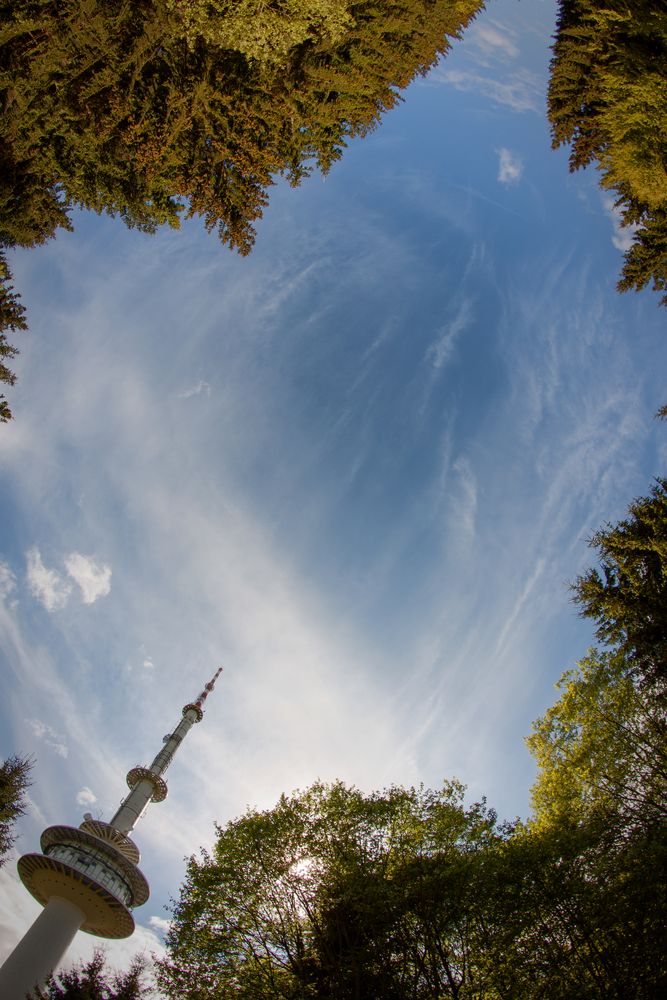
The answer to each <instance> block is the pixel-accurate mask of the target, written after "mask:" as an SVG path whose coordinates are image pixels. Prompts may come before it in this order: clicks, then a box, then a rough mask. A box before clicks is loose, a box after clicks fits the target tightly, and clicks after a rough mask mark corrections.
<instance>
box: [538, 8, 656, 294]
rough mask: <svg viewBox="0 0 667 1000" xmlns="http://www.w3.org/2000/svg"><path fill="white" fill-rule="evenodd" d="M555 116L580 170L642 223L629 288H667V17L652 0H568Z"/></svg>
mask: <svg viewBox="0 0 667 1000" xmlns="http://www.w3.org/2000/svg"><path fill="white" fill-rule="evenodd" d="M553 53H554V56H553V59H552V63H551V79H550V84H549V97H548V113H549V120H550V122H551V135H552V140H553V145H554V147H557V146H560V145H561V144H563V143H570V144H571V156H570V169H571V170H576V169H578V168H580V167H585V166H587V165H588V164H590V163H592V162H596V165H597V167H598V169H599V170H600V173H601V180H600V183H601V185H602V186H603V187H605V188H607V189H609V190H611V191H613V192H615V194H616V199H617V200H616V207H617V208H618V209H619V210H620V211H621V215H622V221H623V224H624V225H629V226H633V227H637V229H636V232H635V235H634V242H633V244H632V246H631V247H630V249H629V250H628V251H627V253H626V255H625V263H624V266H623V270H622V274H621V280H620V281H619V286H618V287H619V289H620V290H621V291H626V290H628V289H629V288H635V289H637V290H639V289H641V288H643V287H645V286H646V285H647V284H649V283H651V282H652V283H653V287H654V288H655V289H656V290H662V291H667V86H666V83H667V80H666V76H667V71H666V70H665V66H667V13H666V12H665V9H664V5H663V4H656V3H654V2H652V0H634V2H633V3H628V2H627V0H607V2H606V3H604V4H599V3H597V2H596V0H559V14H558V21H557V30H556V36H555V44H554V46H553ZM662 302H663V304H667V295H665V296H664V297H663V299H662Z"/></svg>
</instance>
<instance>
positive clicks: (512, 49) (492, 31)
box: [466, 20, 520, 62]
mask: <svg viewBox="0 0 667 1000" xmlns="http://www.w3.org/2000/svg"><path fill="white" fill-rule="evenodd" d="M466 41H467V43H468V45H469V46H471V47H473V48H475V49H477V51H478V59H480V57H481V59H480V61H482V60H486V61H487V62H490V61H492V60H495V59H498V58H501V59H504V60H507V61H509V60H514V59H516V58H517V57H518V56H519V51H520V50H519V45H518V41H517V34H516V32H515V31H513V30H512V29H511V28H507V27H505V26H504V25H502V24H500V23H499V22H498V21H492V20H489V21H486V22H476V23H474V24H473V25H472V27H471V28H470V29H469V31H468V33H467V36H466Z"/></svg>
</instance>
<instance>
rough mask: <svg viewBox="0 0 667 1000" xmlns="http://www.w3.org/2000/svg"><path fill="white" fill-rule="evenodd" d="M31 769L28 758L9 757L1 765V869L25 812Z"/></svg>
mask: <svg viewBox="0 0 667 1000" xmlns="http://www.w3.org/2000/svg"><path fill="white" fill-rule="evenodd" d="M31 769H32V761H31V760H30V758H28V757H8V758H7V760H5V761H3V762H2V764H0V868H1V867H2V866H3V865H4V863H5V861H6V859H7V852H8V851H9V849H10V847H11V846H12V844H13V843H14V833H13V830H14V824H15V823H16V820H17V819H18V817H19V816H22V815H23V813H24V811H25V793H26V790H27V789H28V787H29V785H30V771H31Z"/></svg>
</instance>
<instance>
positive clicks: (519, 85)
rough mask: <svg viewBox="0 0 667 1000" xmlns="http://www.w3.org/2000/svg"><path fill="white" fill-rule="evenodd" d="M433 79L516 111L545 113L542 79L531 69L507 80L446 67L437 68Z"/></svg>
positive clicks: (515, 74) (432, 76) (524, 70)
mask: <svg viewBox="0 0 667 1000" xmlns="http://www.w3.org/2000/svg"><path fill="white" fill-rule="evenodd" d="M429 80H431V81H433V82H439V83H446V84H448V85H449V86H452V87H454V88H455V89H456V90H460V91H471V92H476V93H478V94H481V95H482V96H483V97H488V98H489V99H490V100H491V101H493V103H494V104H500V105H502V106H504V107H507V108H511V109H512V111H517V112H523V111H536V112H541V111H542V110H543V106H544V85H543V83H542V80H541V79H540V77H539V76H537V74H536V73H533V72H532V71H531V70H528V69H521V70H517V71H516V72H515V73H512V74H511V75H509V76H507V77H506V78H504V79H495V78H494V77H491V76H483V75H482V74H481V73H477V72H475V71H472V70H458V69H447V68H445V67H442V68H438V69H436V70H434V72H433V73H432V75H431V77H429Z"/></svg>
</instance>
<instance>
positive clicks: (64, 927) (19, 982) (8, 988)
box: [0, 896, 86, 1000]
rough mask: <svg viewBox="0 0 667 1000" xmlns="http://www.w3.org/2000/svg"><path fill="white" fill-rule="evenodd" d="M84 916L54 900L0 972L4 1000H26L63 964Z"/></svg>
mask: <svg viewBox="0 0 667 1000" xmlns="http://www.w3.org/2000/svg"><path fill="white" fill-rule="evenodd" d="M85 918H86V915H85V913H84V912H83V911H82V910H80V909H79V907H78V906H75V905H74V903H70V901H69V900H68V899H63V898H62V897H61V896H51V898H50V899H49V901H48V903H47V904H46V906H45V907H44V909H43V910H42V912H41V913H40V915H39V916H38V917H37V920H35V922H34V924H33V925H32V927H31V928H30V930H29V931H28V932H27V933H26V934H25V935H24V936H23V938H22V939H21V940H20V941H19V943H18V944H17V946H16V948H14V951H13V952H12V953H11V955H10V956H9V958H8V959H7V961H6V962H5V963H4V965H3V966H2V968H0V997H1V998H2V1000H25V998H26V996H27V995H28V994H29V993H30V992H31V991H32V990H34V989H35V987H36V986H43V985H44V983H45V982H46V980H47V979H48V978H49V976H50V975H51V973H52V972H54V971H55V970H56V969H57V968H58V966H59V965H60V963H61V962H62V960H63V958H64V956H65V952H66V951H67V949H68V948H69V946H70V944H71V943H72V940H73V938H74V935H75V934H76V932H77V931H78V929H79V927H80V926H81V924H82V923H83V921H84V920H85Z"/></svg>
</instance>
